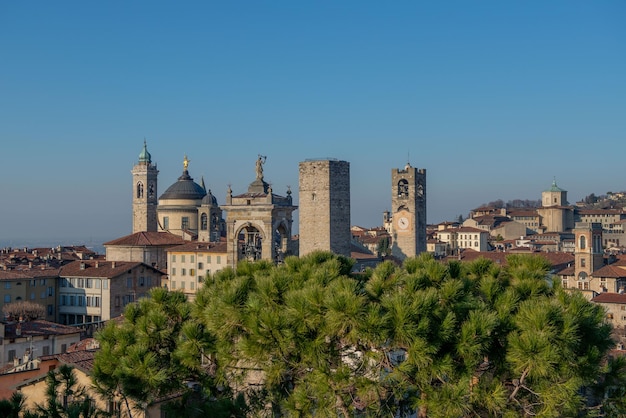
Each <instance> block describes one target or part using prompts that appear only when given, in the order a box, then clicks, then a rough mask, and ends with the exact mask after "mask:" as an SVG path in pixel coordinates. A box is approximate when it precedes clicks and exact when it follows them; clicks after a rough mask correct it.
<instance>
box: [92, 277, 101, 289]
mask: <svg viewBox="0 0 626 418" xmlns="http://www.w3.org/2000/svg"><path fill="white" fill-rule="evenodd" d="M93 282H94V284H95V285H96V289H100V279H94V280H93Z"/></svg>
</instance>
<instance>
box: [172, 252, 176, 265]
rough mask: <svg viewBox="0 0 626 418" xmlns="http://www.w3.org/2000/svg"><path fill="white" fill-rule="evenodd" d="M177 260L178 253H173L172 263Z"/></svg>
mask: <svg viewBox="0 0 626 418" xmlns="http://www.w3.org/2000/svg"><path fill="white" fill-rule="evenodd" d="M175 262H176V254H172V263H175Z"/></svg>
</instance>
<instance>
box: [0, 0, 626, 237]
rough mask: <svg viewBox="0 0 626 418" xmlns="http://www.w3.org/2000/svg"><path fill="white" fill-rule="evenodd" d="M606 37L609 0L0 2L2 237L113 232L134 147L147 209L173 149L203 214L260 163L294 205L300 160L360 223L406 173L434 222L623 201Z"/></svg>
mask: <svg viewBox="0 0 626 418" xmlns="http://www.w3.org/2000/svg"><path fill="white" fill-rule="evenodd" d="M625 22H626V2H624V1H621V0H619V1H602V0H598V1H588V0H585V1H575V0H567V1H501V0H498V1H445V0H444V1H396V2H381V1H365V0H360V1H335V0H333V1H314V2H313V1H293V0H290V1H219V2H218V1H197V2H194V1H185V2H173V1H171V2H160V1H101V2H86V1H3V2H0V145H1V146H0V242H2V241H6V240H9V239H18V238H25V239H56V240H59V241H61V240H66V241H64V242H60V243H67V244H69V243H71V242H69V240H81V239H82V240H87V239H95V240H108V239H113V238H117V237H121V236H124V235H126V234H129V233H130V232H131V223H132V221H131V195H132V181H131V174H130V170H131V169H132V167H133V165H134V164H135V163H136V161H137V157H138V155H139V152H140V151H141V148H142V146H143V141H144V138H145V139H146V140H147V143H148V149H149V151H150V152H151V154H152V158H153V161H155V162H156V163H157V164H158V167H159V170H160V174H159V191H158V192H159V194H160V193H162V192H164V191H165V189H166V188H167V187H168V186H169V185H171V184H172V183H174V182H175V181H176V179H177V177H178V176H179V175H180V174H181V171H182V161H183V157H184V156H185V155H187V156H188V157H189V159H190V161H191V162H190V165H189V172H190V174H191V176H192V177H194V179H195V180H196V181H197V182H200V179H201V178H202V177H204V180H205V183H206V185H207V188H210V189H211V190H212V191H213V194H214V195H215V196H216V197H217V199H218V203H223V202H224V199H225V196H226V189H227V187H228V184H231V186H232V189H233V192H234V193H235V194H237V193H243V192H245V191H246V190H247V186H248V184H249V183H250V182H251V181H252V180H254V176H255V172H254V162H255V160H256V158H257V155H258V154H262V155H266V156H267V162H266V165H265V167H264V169H265V179H266V180H267V181H268V182H271V183H272V185H273V189H274V192H276V193H279V194H285V192H286V189H287V186H291V188H292V190H293V191H294V200H295V203H296V204H297V202H298V194H297V189H298V163H299V162H300V161H303V160H305V159H309V158H322V157H332V158H337V159H342V160H347V161H349V162H350V170H351V199H352V224H357V225H361V226H366V227H371V226H377V225H381V224H382V212H383V211H384V210H388V209H390V199H391V198H390V196H391V170H392V169H393V168H400V167H403V166H404V165H405V164H406V162H407V160H409V161H410V162H411V164H412V165H413V166H415V167H419V168H425V169H426V170H427V195H428V221H429V222H431V223H435V222H440V221H444V220H452V219H454V218H455V217H457V216H458V215H459V214H463V215H464V216H466V215H467V214H468V212H469V211H470V210H471V209H473V208H475V207H477V206H479V205H480V204H482V203H486V202H489V201H493V200H496V199H502V200H504V201H507V200H511V199H516V198H520V199H539V198H540V197H541V191H542V190H545V189H547V188H549V187H550V185H551V183H552V180H553V179H556V181H557V183H558V185H559V187H561V188H563V189H565V190H567V191H568V198H569V201H570V202H572V203H573V202H575V201H577V200H580V199H581V198H582V197H584V196H586V195H588V194H590V193H595V194H603V193H606V192H607V191H622V190H626V174H625V170H624V167H625V166H626V163H625V161H626V23H625ZM295 216H296V217H297V211H296V212H295ZM72 243H77V242H72Z"/></svg>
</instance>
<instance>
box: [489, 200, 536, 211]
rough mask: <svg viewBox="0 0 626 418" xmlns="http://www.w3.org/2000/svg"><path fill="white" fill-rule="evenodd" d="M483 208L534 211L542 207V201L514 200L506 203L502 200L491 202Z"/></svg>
mask: <svg viewBox="0 0 626 418" xmlns="http://www.w3.org/2000/svg"><path fill="white" fill-rule="evenodd" d="M483 206H487V207H494V208H497V209H502V208H506V209H534V208H539V207H541V199H539V200H532V199H513V200H509V201H508V202H506V203H504V201H503V200H502V199H498V200H494V201H493V202H489V203H487V204H483Z"/></svg>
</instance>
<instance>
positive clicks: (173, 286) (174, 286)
mask: <svg viewBox="0 0 626 418" xmlns="http://www.w3.org/2000/svg"><path fill="white" fill-rule="evenodd" d="M172 290H176V282H175V281H173V280H172Z"/></svg>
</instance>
